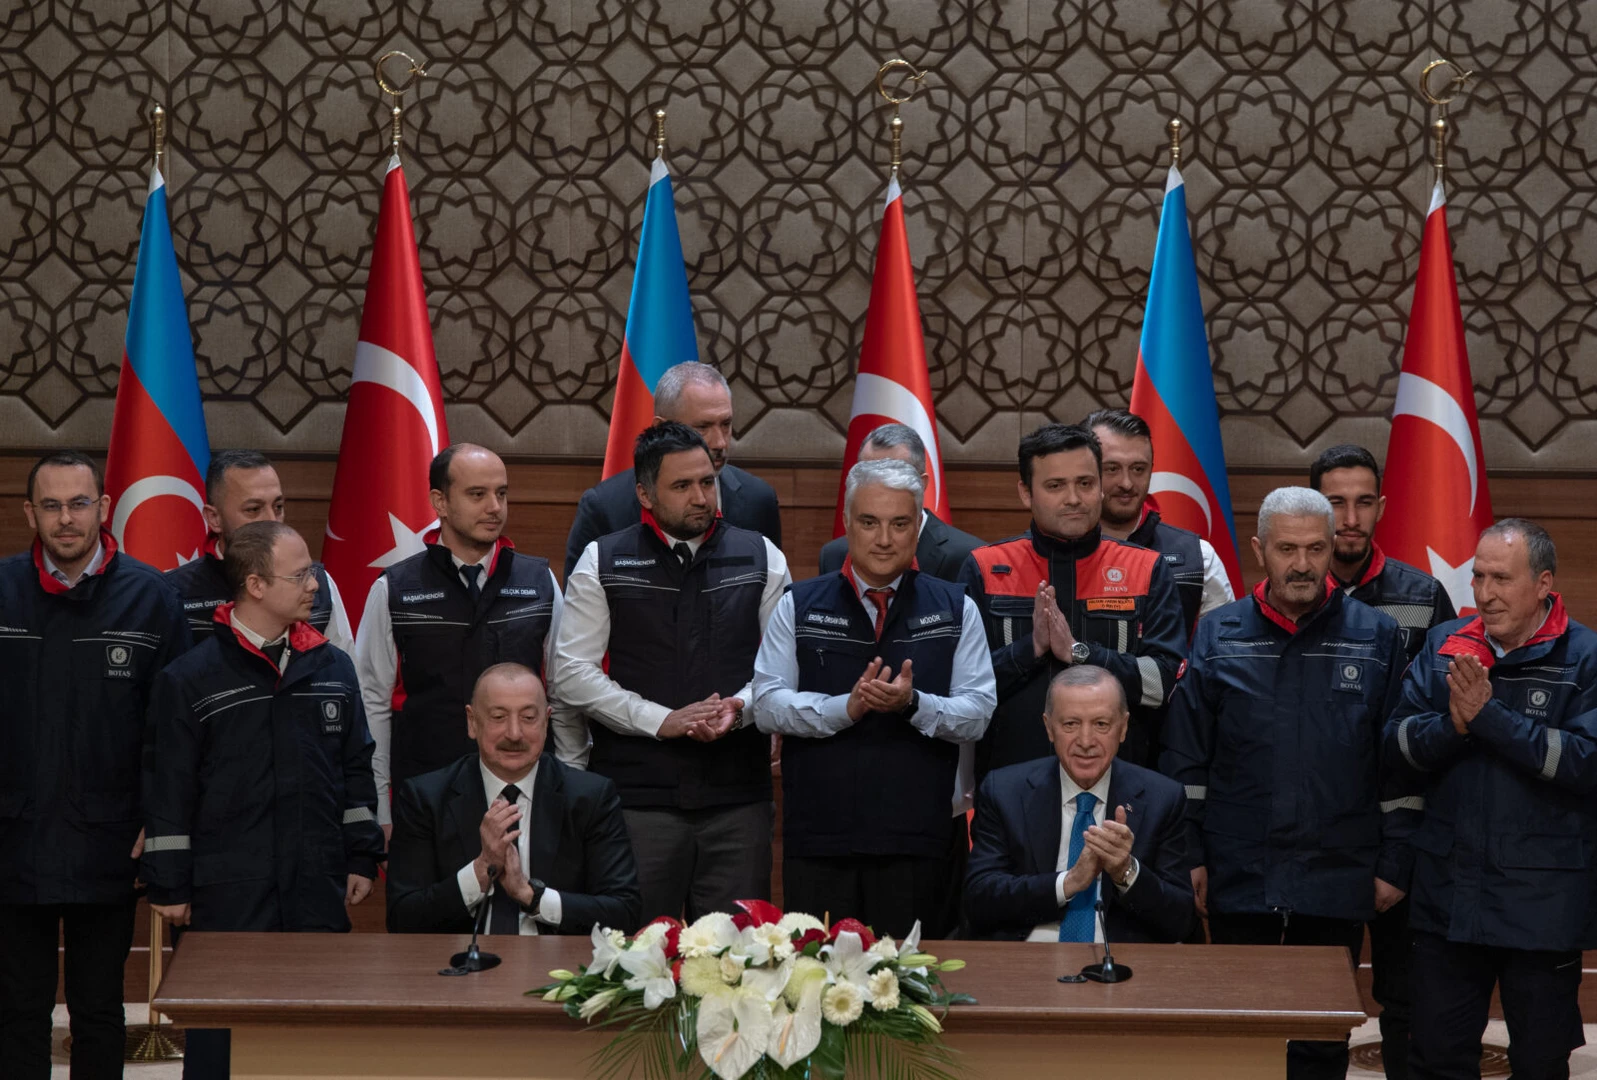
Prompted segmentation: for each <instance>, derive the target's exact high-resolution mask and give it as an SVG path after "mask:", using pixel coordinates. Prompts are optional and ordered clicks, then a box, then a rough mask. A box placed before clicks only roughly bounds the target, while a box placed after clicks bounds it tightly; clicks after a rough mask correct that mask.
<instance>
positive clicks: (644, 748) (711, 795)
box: [588, 521, 771, 810]
mask: <svg viewBox="0 0 1597 1080" xmlns="http://www.w3.org/2000/svg"><path fill="white" fill-rule="evenodd" d="M598 556H599V559H598V566H597V571H598V575H599V583H600V584H601V585H602V586H603V587H604V595H605V600H606V601H607V602H608V603H609V605H610V646H609V669H608V673H609V675H610V678H612V679H614V680H615V682H616V684H617V685H619V686H621V687H622V688H624V689H626V690H631V691H632V692H633V693H636V694H639V695H641V696H642V697H643V698H645V699H646V700H648V701H652V702H655V703H656V704H658V705H664V706H665V707H666V708H668V709H677V708H681V707H682V706H683V705H690V704H692V703H693V702H695V701H703V700H704V699H705V698H707V697H709V696H710V695H711V694H720V695H721V696H722V697H723V698H728V697H735V696H737V693H738V691H739V690H741V689H743V687H744V686H745V685H747V684H748V682H749V680H750V679H751V678H753V676H754V656H755V654H756V653H757V652H759V649H760V597H761V596H762V595H763V594H764V592H765V583H766V580H767V574H768V565H767V563H766V558H765V538H764V537H763V536H761V535H760V534H759V533H757V532H752V531H750V530H748V529H739V528H736V527H734V526H730V525H727V524H726V523H725V522H724V521H721V522H717V523H716V526H715V528H714V529H712V530H711V531H710V535H709V536H708V537H707V538H706V539H705V541H704V543H703V544H701V545H700V546H699V550H698V551H697V552H696V553H695V554H694V557H693V561H692V562H691V563H689V564H688V565H687V566H685V567H684V566H683V565H682V562H681V560H680V559H678V558H677V556H676V555H675V554H674V553H673V552H672V551H671V549H670V548H669V547H667V546H666V545H665V543H664V541H662V540H661V539H660V537H659V535H658V534H656V533H655V531H654V529H653V528H651V527H650V526H648V525H645V524H640V525H635V526H633V527H632V528H630V529H623V530H622V531H620V532H616V533H611V534H610V535H609V536H605V537H602V538H600V540H599V541H598ZM752 704H753V703H752V702H744V707H745V708H748V707H749V706H751V705H752ZM588 730H589V731H590V732H591V733H592V735H593V755H592V757H591V759H590V761H589V765H588V767H589V769H590V770H592V771H593V772H596V773H598V774H599V775H601V776H606V777H609V778H610V779H611V780H612V781H614V782H615V786H616V789H617V790H618V791H619V792H620V793H621V805H623V806H626V807H630V808H635V809H645V808H661V807H670V808H674V809H680V810H695V809H699V808H701V807H707V806H735V805H739V804H742V803H750V802H759V801H764V800H767V799H769V798H770V797H771V765H770V738H769V737H768V736H766V735H763V734H761V733H760V732H759V731H758V730H757V729H756V728H755V727H754V725H753V724H752V723H750V724H749V725H748V726H747V727H744V728H740V729H739V730H737V731H733V732H729V733H727V734H726V735H725V736H724V737H722V738H720V739H717V740H716V741H715V742H713V743H700V742H695V741H693V740H692V739H648V738H640V737H638V736H632V735H622V734H619V733H617V732H614V731H611V730H610V729H609V728H607V727H605V726H604V725H603V724H601V723H599V722H598V721H590V722H589V724H588Z"/></svg>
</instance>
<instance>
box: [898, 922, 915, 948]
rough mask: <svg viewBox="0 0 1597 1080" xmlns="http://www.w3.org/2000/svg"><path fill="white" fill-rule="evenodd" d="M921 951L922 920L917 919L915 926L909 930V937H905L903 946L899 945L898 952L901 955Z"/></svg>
mask: <svg viewBox="0 0 1597 1080" xmlns="http://www.w3.org/2000/svg"><path fill="white" fill-rule="evenodd" d="M919 949H920V920H919V919H916V920H915V925H914V926H912V927H910V928H909V935H908V936H907V937H905V938H904V941H903V943H902V944H901V945H899V947H898V951H899V952H901V953H912V952H917V951H919Z"/></svg>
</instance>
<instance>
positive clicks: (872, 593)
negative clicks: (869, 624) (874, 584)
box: [865, 589, 893, 641]
mask: <svg viewBox="0 0 1597 1080" xmlns="http://www.w3.org/2000/svg"><path fill="white" fill-rule="evenodd" d="M865 599H867V600H869V601H870V602H871V604H872V606H874V607H875V608H876V640H877V641H880V640H882V628H883V627H884V626H886V625H887V605H888V604H891V603H892V602H893V590H892V589H866V590H865Z"/></svg>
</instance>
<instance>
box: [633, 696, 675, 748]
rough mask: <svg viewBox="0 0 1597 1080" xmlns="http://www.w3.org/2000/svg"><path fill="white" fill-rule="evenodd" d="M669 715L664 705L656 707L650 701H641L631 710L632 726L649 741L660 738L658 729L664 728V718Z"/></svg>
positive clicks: (668, 710)
mask: <svg viewBox="0 0 1597 1080" xmlns="http://www.w3.org/2000/svg"><path fill="white" fill-rule="evenodd" d="M670 715H671V710H670V709H668V708H666V707H665V706H664V705H657V704H655V703H654V702H652V701H643V702H640V703H638V704H637V705H635V706H633V708H632V726H633V727H634V728H636V729H637V731H638V733H639V734H641V735H647V736H648V737H649V738H651V739H658V738H659V737H660V729H661V728H662V727H664V726H665V718H666V717H668V716H670Z"/></svg>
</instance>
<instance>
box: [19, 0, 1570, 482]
mask: <svg viewBox="0 0 1597 1080" xmlns="http://www.w3.org/2000/svg"><path fill="white" fill-rule="evenodd" d="M390 47H402V48H407V49H409V50H411V51H413V52H414V53H416V54H417V55H419V56H421V57H423V58H425V59H426V60H427V61H428V62H429V64H430V65H431V76H430V77H429V78H428V79H427V80H425V82H424V83H423V86H422V89H421V91H420V92H419V94H417V95H415V100H414V104H413V107H412V108H411V109H410V110H409V115H408V129H409V135H410V138H409V145H408V146H407V152H406V172H407V175H408V176H409V179H410V184H411V190H412V193H413V197H414V207H415V212H416V217H417V228H418V235H419V238H420V243H421V259H422V266H423V269H424V272H425V275H426V278H427V286H428V294H429V299H430V302H431V304H432V308H433V313H434V326H435V329H436V335H437V343H438V355H439V359H440V362H441V363H442V365H443V370H444V385H445V388H446V392H447V394H448V397H449V400H450V402H451V415H450V427H451V431H452V432H453V433H455V435H456V437H457V438H460V437H469V438H473V439H478V440H482V441H485V442H488V443H489V444H491V445H495V446H499V447H503V448H508V449H509V450H510V451H512V452H514V453H517V454H522V455H551V456H552V455H579V456H590V457H594V458H597V457H598V456H600V455H601V454H602V452H603V445H604V431H605V418H606V410H607V408H608V399H609V394H610V387H611V383H612V380H613V378H614V373H615V367H616V359H617V356H618V354H619V352H620V346H621V334H622V328H623V325H624V320H625V312H626V304H627V296H628V290H629V288H630V284H631V259H632V253H633V250H634V248H635V245H636V242H637V234H638V229H639V226H640V224H641V217H642V208H643V199H644V193H645V184H646V180H647V176H648V161H647V155H648V154H649V153H650V147H651V141H650V123H649V114H650V112H651V110H653V109H654V108H655V107H657V106H660V105H662V104H664V105H665V106H666V107H667V108H668V109H669V110H670V141H671V154H670V160H671V164H672V166H673V168H674V170H675V172H676V174H677V178H678V179H677V184H678V187H677V192H678V196H677V197H678V206H679V210H680V215H681V223H682V236H683V242H684V247H685V249H686V252H687V257H688V260H689V263H690V267H689V270H690V284H691V287H692V290H693V297H694V305H695V309H696V312H697V315H698V326H699V340H700V346H701V349H702V351H703V354H704V356H705V358H706V359H709V360H711V361H713V362H715V363H716V364H718V365H719V366H720V367H721V369H722V370H723V371H724V372H725V373H726V374H727V375H728V377H729V378H731V380H732V383H733V386H734V388H735V393H736V399H737V405H738V410H739V426H740V428H741V429H742V431H741V439H742V442H741V448H740V451H739V453H740V454H741V455H742V457H743V458H745V459H764V460H770V461H777V460H817V461H818V460H825V459H829V458H835V457H836V456H837V455H838V454H840V453H841V450H842V444H843V435H842V432H843V428H844V425H845V424H846V421H847V416H848V409H849V401H850V394H851V378H850V373H851V370H852V365H853V362H854V358H855V355H856V352H857V349H858V345H859V339H860V335H861V332H862V328H863V320H864V311H865V303H866V299H867V295H868V291H869V279H870V271H871V265H872V253H873V250H874V247H875V240H876V230H877V220H878V213H879V206H880V200H881V195H882V191H883V188H884V184H885V168H884V165H885V160H886V156H887V147H886V138H885V125H886V122H887V119H888V117H889V115H890V113H889V110H888V109H887V108H886V107H885V106H883V105H882V103H881V102H880V100H879V99H877V98H876V97H875V95H874V92H873V85H872V81H873V78H874V74H875V71H876V68H877V65H878V64H879V63H881V61H882V60H884V59H886V58H887V57H890V56H893V55H902V56H904V57H905V58H907V59H909V60H910V61H911V62H913V63H915V64H916V65H918V66H923V67H929V68H931V69H933V71H934V74H933V75H932V76H931V77H930V78H928V79H927V81H926V84H925V86H926V89H925V90H924V91H923V93H922V94H921V96H920V97H919V98H917V99H916V101H915V102H914V103H913V104H911V105H908V106H906V107H905V110H904V116H905V121H906V124H907V136H906V140H905V150H906V161H905V166H904V175H905V186H906V190H907V196H906V207H907V209H908V213H909V222H910V242H911V246H912V249H913V252H914V257H915V262H916V266H917V268H918V271H919V275H920V295H921V304H922V311H923V314H924V316H925V319H926V324H927V329H928V336H927V347H928V350H929V352H930V355H931V363H932V381H933V385H934V387H935V388H936V391H937V395H938V413H939V419H941V420H942V421H943V423H944V425H945V428H944V432H945V434H944V438H945V440H946V441H945V451H946V453H947V455H948V457H949V458H950V459H951V460H954V461H1004V460H1009V459H1010V458H1011V456H1012V454H1013V449H1014V444H1015V440H1016V437H1017V435H1018V433H1019V431H1020V430H1021V428H1022V427H1023V426H1025V425H1030V424H1032V423H1034V422H1036V421H1037V420H1039V419H1040V418H1042V417H1043V416H1045V415H1046V416H1053V417H1061V418H1076V417H1079V416H1080V415H1081V414H1082V413H1083V412H1085V411H1086V410H1087V409H1089V408H1090V407H1092V406H1094V405H1096V404H1098V403H1100V402H1115V403H1120V402H1124V401H1125V400H1126V398H1127V397H1128V395H1129V392H1130V385H1131V376H1132V370H1133V366H1134V363H1135V358H1136V351H1137V335H1138V328H1139V324H1140V321H1141V311H1142V296H1143V291H1144V288H1145V286H1146V283H1147V279H1148V272H1149V268H1150V264H1151V261H1152V254H1153V239H1154V231H1155V223H1156V213H1157V205H1158V197H1159V195H1160V193H1161V190H1162V185H1163V171H1164V165H1165V163H1166V160H1167V158H1166V152H1165V146H1164V125H1165V122H1166V121H1167V120H1168V119H1169V118H1170V117H1171V116H1177V115H1178V116H1180V117H1182V118H1183V119H1184V120H1185V121H1186V122H1187V124H1188V128H1189V130H1190V132H1191V136H1190V137H1189V139H1188V152H1189V158H1190V165H1189V166H1188V167H1187V169H1186V175H1187V178H1188V184H1189V192H1190V195H1189V198H1190V199H1191V204H1192V214H1193V222H1192V226H1193V232H1194V236H1195V241H1196V246H1197V250H1198V260H1199V271H1200V274H1201V276H1202V278H1203V281H1204V286H1205V302H1206V308H1207V312H1208V318H1209V331H1210V335H1211V337H1212V339H1213V346H1214V356H1215V377H1216V381H1217V385H1218V387H1219V391H1220V403H1221V408H1222V410H1224V413H1225V435H1226V442H1227V448H1228V451H1229V454H1230V457H1231V462H1232V464H1233V465H1243V466H1248V465H1255V466H1256V465H1266V464H1282V463H1290V462H1296V461H1302V460H1304V459H1305V458H1306V457H1307V456H1308V455H1309V454H1310V453H1311V452H1312V451H1313V450H1314V449H1316V448H1319V447H1323V446H1324V445H1326V444H1328V443H1329V442H1331V441H1333V440H1337V439H1341V438H1344V437H1351V438H1363V439H1367V440H1370V441H1371V442H1372V443H1373V444H1374V445H1375V446H1376V447H1377V448H1380V447H1384V445H1385V424H1384V422H1383V420H1382V419H1381V418H1383V417H1384V416H1385V415H1386V414H1387V413H1388V412H1389V411H1390V409H1391V405H1392V399H1393V395H1394V393H1395V391H1396V385H1397V367H1398V359H1399V355H1400V349H1401V341H1402V336H1403V330H1404V322H1405V315H1406V312H1407V310H1408V304H1409V293H1410V289H1411V279H1412V275H1413V272H1414V268H1415V264H1416V261H1417V253H1418V246H1419V233H1420V226H1421V222H1422V213H1423V209H1424V206H1425V203H1426V200H1427V194H1428V188H1429V170H1428V169H1427V168H1426V167H1425V163H1426V151H1425V148H1424V129H1425V123H1426V116H1425V112H1424V109H1423V107H1422V105H1421V102H1420V99H1419V98H1418V96H1417V94H1416V92H1415V77H1416V75H1417V73H1418V71H1419V69H1420V67H1421V66H1422V65H1423V64H1424V62H1425V61H1426V60H1428V59H1429V58H1431V57H1432V56H1433V55H1437V54H1440V55H1446V56H1450V57H1453V58H1455V59H1457V60H1458V61H1459V62H1460V63H1462V64H1464V65H1465V66H1469V67H1473V68H1475V69H1476V70H1477V71H1480V72H1481V73H1482V74H1481V76H1480V78H1479V80H1478V81H1477V82H1476V84H1475V86H1474V88H1473V90H1472V91H1471V92H1470V94H1469V96H1468V98H1467V101H1466V103H1465V104H1464V105H1463V107H1462V108H1459V109H1457V110H1456V112H1455V119H1456V123H1457V130H1458V133H1459V135H1458V140H1457V145H1456V147H1455V149H1454V151H1453V165H1454V169H1453V173H1452V200H1451V210H1452V213H1451V221H1452V226H1453V229H1454V237H1455V240H1456V244H1457V255H1458V261H1459V273H1460V289H1461V293H1462V296H1463V300H1464V305H1465V312H1466V322H1467V328H1468V331H1469V348H1470V355H1471V358H1472V360H1473V364H1474V370H1475V378H1476V391H1477V399H1478V402H1479V405H1480V410H1481V414H1482V417H1483V427H1484V431H1485V437H1486V440H1487V448H1488V457H1489V460H1490V461H1491V463H1492V464H1493V466H1494V467H1544V468H1545V467H1556V468H1580V467H1589V463H1590V460H1591V458H1590V456H1589V454H1586V453H1583V452H1582V451H1581V450H1579V449H1578V447H1579V446H1580V445H1581V441H1582V440H1581V438H1580V436H1581V435H1582V434H1585V435H1586V437H1587V442H1588V444H1589V440H1590V438H1591V436H1592V435H1593V434H1597V423H1594V418H1597V304H1594V303H1593V301H1594V299H1597V178H1594V177H1597V172H1594V167H1597V0H953V2H947V0H945V2H936V0H892V2H888V0H549V2H539V0H520V2H515V3H511V2H505V0H286V2H283V0H0V445H5V446H12V447H28V446H38V445H42V444H47V443H53V442H56V441H70V442H77V443H83V444H87V445H91V446H103V445H104V444H105V442H106V438H107V435H108V432H109V418H110V412H111V396H112V395H113V393H114V391H115V381H116V376H117V370H118V366H119V364H120V361H121V353H122V348H121V339H122V333H123V327H124V320H125V313H126V309H127V304H128V295H129V286H130V284H131V281H132V274H133V262H134V257H135V251H136V241H137V237H138V223H139V215H140V211H141V208H142V205H143V195H144V188H145V184H146V182H147V169H148V146H149V135H148V130H147V125H146V115H147V113H148V109H149V107H150V106H151V105H152V104H153V103H155V102H156V101H163V102H164V103H165V104H166V107H167V109H168V110H169V113H170V117H171V122H170V129H171V142H172V154H171V162H170V167H169V169H168V174H169V182H170V184H171V191H172V214H173V221H172V226H173V232H174V234H175V238H176V244H177V252H178V258H179V261H180V262H181V263H182V264H183V266H184V268H185V272H186V282H187V287H188V296H189V307H190V311H191V313H192V319H193V326H194V336H195V343H196V349H197V352H198V355H199V358H200V365H201V369H202V370H201V379H202V387H203V388H204V391H205V393H206V394H207V396H208V401H207V409H208V413H209V416H210V422H211V434H212V439H213V441H214V442H215V443H216V444H217V445H241V444H254V445H260V446H264V447H267V448H269V449H275V450H279V451H282V450H294V451H319V452H326V451H331V450H333V449H335V448H336V446H337V441H338V431H339V423H340V420H341V417H342V404H341V401H342V398H343V395H344V393H345V391H346V389H347V387H348V384H349V378H350V367H351V363H352V359H353V355H354V342H355V334H356V329H357V324H358V320H359V312H360V303H361V297H362V292H363V288H364V283H365V276H366V270H365V260H366V258H367V251H368V245H369V242H370V237H371V233H372V228H373V224H374V220H375V216H376V211H377V203H378V194H379V183H380V179H381V175H382V169H383V164H384V161H385V159H386V156H387V155H386V134H385V125H384V109H385V106H384V104H383V103H382V102H381V101H379V99H378V95H377V92H376V88H375V85H374V83H373V80H372V76H371V59H372V58H373V57H374V56H376V55H377V54H378V53H379V52H381V51H383V50H385V49H387V48H390Z"/></svg>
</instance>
